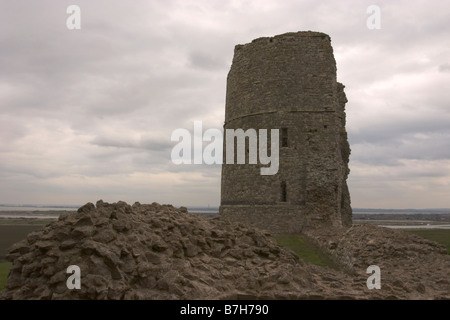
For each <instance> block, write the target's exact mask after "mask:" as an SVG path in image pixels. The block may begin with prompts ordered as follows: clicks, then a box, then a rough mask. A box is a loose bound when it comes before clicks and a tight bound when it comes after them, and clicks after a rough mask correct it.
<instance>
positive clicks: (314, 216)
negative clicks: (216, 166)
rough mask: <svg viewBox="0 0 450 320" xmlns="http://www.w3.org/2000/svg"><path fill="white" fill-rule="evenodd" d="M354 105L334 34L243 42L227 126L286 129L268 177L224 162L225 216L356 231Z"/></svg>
mask: <svg viewBox="0 0 450 320" xmlns="http://www.w3.org/2000/svg"><path fill="white" fill-rule="evenodd" d="M346 102H347V99H346V96H345V93H344V86H343V85H342V84H340V83H338V82H337V81H336V62H335V59H334V56H333V48H332V47H331V40H330V37H329V36H328V35H326V34H324V33H319V32H310V31H308V32H297V33H286V34H282V35H278V36H275V37H271V38H259V39H256V40H253V41H252V42H251V43H249V44H245V45H237V46H236V47H235V51H234V58H233V63H232V66H231V70H230V72H229V74H228V80H227V95H226V112H225V124H224V129H238V128H242V129H244V130H247V129H249V128H253V129H256V130H258V129H279V130H280V131H279V132H280V149H279V150H280V166H279V171H278V173H277V174H276V175H271V176H270V175H268V176H263V175H261V174H260V168H261V165H260V164H256V165H249V164H244V165H237V164H225V161H224V165H223V166H222V186H221V188H222V189H221V207H220V215H221V216H222V217H223V218H227V219H231V220H236V221H240V222H243V223H245V224H250V225H253V226H256V227H259V228H262V229H266V230H269V231H271V232H273V233H296V232H299V231H301V230H302V229H303V228H305V227H306V228H308V227H316V226H327V225H330V226H331V225H335V226H336V225H338V226H339V225H343V226H350V225H351V223H352V211H351V207H350V194H349V191H348V187H347V183H346V180H347V175H348V173H349V169H348V161H349V154H350V148H349V144H348V141H347V133H346V130H345V112H344V109H345V103H346ZM283 139H284V140H283ZM268 141H270V140H268ZM283 145H284V146H283ZM225 151H226V150H225V148H224V159H225ZM246 163H248V161H246Z"/></svg>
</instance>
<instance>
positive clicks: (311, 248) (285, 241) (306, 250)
mask: <svg viewBox="0 0 450 320" xmlns="http://www.w3.org/2000/svg"><path fill="white" fill-rule="evenodd" d="M275 239H276V241H277V243H278V244H279V245H280V246H282V247H285V248H288V249H290V250H292V251H294V252H295V253H296V254H298V256H299V257H300V258H301V259H302V260H303V261H305V262H307V263H311V264H315V265H317V266H321V267H331V268H335V267H336V265H335V264H334V263H333V261H332V260H331V259H329V258H328V257H327V256H325V255H324V254H322V253H321V252H320V250H319V249H318V248H317V247H316V246H315V245H314V244H312V243H311V242H310V241H308V240H307V239H304V238H302V237H301V236H298V235H284V236H276V237H275Z"/></svg>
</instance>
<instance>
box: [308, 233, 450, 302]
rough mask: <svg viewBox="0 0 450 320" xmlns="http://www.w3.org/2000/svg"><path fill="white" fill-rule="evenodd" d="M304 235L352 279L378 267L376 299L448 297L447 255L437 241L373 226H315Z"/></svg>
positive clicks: (361, 278) (357, 278)
mask: <svg viewBox="0 0 450 320" xmlns="http://www.w3.org/2000/svg"><path fill="white" fill-rule="evenodd" d="M307 236H308V237H309V238H311V239H313V241H315V242H316V243H317V244H318V245H319V247H320V248H322V250H323V251H325V252H326V253H328V255H329V256H330V257H332V258H333V259H334V260H335V262H336V263H338V264H339V265H340V266H341V268H342V269H343V270H344V271H345V272H346V273H348V274H353V275H354V278H353V279H354V281H356V282H358V281H362V280H364V279H367V277H368V274H367V273H366V270H367V267H369V266H371V265H376V266H379V267H380V271H381V290H378V291H379V293H378V294H380V298H392V299H398V298H400V299H404V298H406V299H450V279H449V270H450V255H449V254H448V253H447V249H446V248H445V246H443V245H441V244H438V243H436V242H434V241H430V240H427V239H424V238H422V237H419V236H417V235H414V234H410V233H407V232H404V231H402V230H395V229H389V228H384V227H379V226H374V225H356V226H353V227H351V228H349V229H344V228H339V229H317V230H311V231H310V233H309V234H308V235H307Z"/></svg>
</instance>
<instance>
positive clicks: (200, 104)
mask: <svg viewBox="0 0 450 320" xmlns="http://www.w3.org/2000/svg"><path fill="white" fill-rule="evenodd" d="M69 4H72V2H70V1H56V0H52V1H50V0H43V1H39V2H37V1H33V2H30V1H24V0H17V1H1V7H2V10H0V28H1V29H2V35H1V36H0V65H1V68H2V73H1V74H0V96H1V101H0V124H1V125H2V128H0V159H1V160H2V162H3V165H2V166H1V167H0V176H2V177H6V176H7V177H9V178H8V179H9V180H8V185H10V190H16V191H15V193H12V192H11V191H8V190H4V189H2V190H0V191H1V192H0V195H7V199H8V200H9V199H16V200H15V201H17V202H21V201H22V200H24V201H25V200H26V199H41V198H42V199H44V198H48V199H50V196H49V195H48V194H49V193H52V194H53V195H54V197H55V199H61V201H58V202H64V201H65V200H64V199H67V201H70V202H72V203H73V202H74V201H76V202H78V201H79V202H80V203H83V202H84V201H82V200H83V199H85V198H86V197H89V196H91V194H93V193H95V192H98V191H95V190H99V189H102V192H104V193H105V195H104V198H108V197H110V198H112V199H113V200H117V199H114V198H115V197H118V196H120V194H124V193H127V194H129V197H130V198H132V197H134V195H135V196H136V197H142V196H143V195H146V194H149V193H151V194H152V195H154V196H155V197H156V196H158V197H162V198H163V199H165V200H163V201H167V202H171V201H170V200H171V199H174V195H173V190H174V188H177V189H176V190H177V196H176V198H177V200H178V201H191V202H192V203H195V204H202V203H203V204H204V203H206V201H208V202H209V201H211V200H204V199H214V201H216V202H217V201H218V195H219V194H220V166H207V165H181V166H175V165H174V164H173V163H171V161H170V151H171V148H172V147H173V145H174V144H175V143H174V142H171V141H170V133H171V131H173V130H174V129H176V128H179V127H185V128H186V129H188V130H192V128H191V126H192V121H193V120H204V127H205V128H204V129H206V124H207V125H208V126H211V127H218V128H220V127H221V126H222V124H223V111H224V105H225V87H226V77H227V73H228V69H229V66H230V65H231V60H232V56H233V49H234V46H235V45H236V44H242V43H247V42H250V41H251V40H253V39H254V38H257V37H262V36H271V35H276V34H279V33H284V32H289V31H297V30H316V31H323V32H326V33H328V34H330V36H331V39H332V45H333V46H334V52H335V55H336V59H337V68H338V80H339V81H341V82H343V83H344V84H345V85H346V93H347V96H348V98H349V102H348V104H347V121H348V122H347V128H348V132H349V138H350V143H351V147H352V155H351V162H350V167H351V169H352V166H353V169H354V170H352V174H353V175H352V174H351V175H350V179H351V181H352V183H353V182H355V181H361V182H358V183H359V184H354V183H353V184H352V185H353V186H357V187H358V190H357V191H355V190H354V192H355V197H356V198H355V199H353V200H352V201H356V203H358V201H359V200H358V197H360V199H364V201H367V202H366V203H367V204H370V203H372V202H371V201H373V200H370V199H369V197H368V196H364V192H367V193H372V192H373V194H375V195H379V198H376V197H375V196H374V198H376V199H388V198H389V199H392V198H393V197H395V194H396V192H394V191H393V190H395V191H397V190H399V189H401V188H400V185H399V184H396V182H395V181H393V180H392V181H391V180H389V177H386V176H376V177H375V178H374V177H372V179H375V180H376V183H372V182H371V181H364V180H361V179H364V174H363V173H364V170H365V169H364V168H369V167H370V168H372V169H373V168H378V167H380V166H386V167H387V168H390V170H393V171H392V172H393V173H395V172H399V175H400V176H401V179H407V178H408V174H409V175H410V177H415V176H414V174H416V175H417V176H419V175H423V179H429V181H428V183H429V185H432V183H435V180H433V179H437V178H439V177H440V176H439V168H436V170H435V171H433V170H430V169H423V170H418V171H417V172H416V173H414V172H409V173H408V172H406V171H401V170H404V169H405V168H404V166H405V165H404V162H402V161H403V160H414V161H418V162H419V163H422V162H423V163H425V162H429V161H431V162H433V163H434V162H436V163H439V164H440V165H442V163H445V161H447V160H449V159H450V154H449V152H448V151H447V150H450V148H448V141H449V137H450V132H449V130H448V123H449V121H450V109H449V106H448V101H449V99H450V96H449V94H450V93H449V91H448V90H447V84H448V78H447V77H448V74H449V70H450V67H449V63H448V48H449V42H448V41H449V40H448V39H450V37H449V34H450V25H449V24H448V20H449V19H448V12H449V8H450V7H449V4H448V3H447V2H444V1H440V2H438V1H433V2H421V1H411V0H408V1H406V0H401V1H396V2H392V1H384V0H380V1H378V2H377V4H378V5H379V6H380V7H381V13H382V16H381V18H382V29H381V30H374V31H371V30H368V29H367V27H366V18H367V14H366V8H367V6H368V5H371V4H373V2H372V1H369V0H367V1H361V2H358V3H355V2H354V1H324V2H320V3H318V2H317V1H312V0H308V1H301V2H299V1H295V0H286V1H273V2H269V1H267V2H263V1H238V2H229V1H209V0H207V1H203V0H195V1H192V0H182V1H175V0H173V1H134V2H133V6H130V5H129V4H128V3H126V2H123V1H117V0H113V1H100V0H96V1H86V0H79V1H77V4H78V5H79V6H80V7H81V10H82V29H81V30H79V31H74V32H72V31H69V30H67V29H66V28H65V18H66V17H67V14H66V13H65V9H66V7H67V6H68V5H69ZM438 71H439V72H438ZM398 78H400V80H396V79H398ZM410 79H415V80H414V81H411V82H408V80H410ZM417 79H421V80H422V82H420V81H418V80H417ZM370 90H372V93H371V92H369V93H368V91H370ZM374 94H376V96H374ZM374 97H375V99H374ZM374 111H375V112H374ZM49 123H50V124H55V123H56V124H58V125H57V128H58V130H57V131H55V132H54V135H55V136H56V137H55V138H54V139H55V140H61V141H68V142H67V143H66V144H64V146H65V147H64V151H61V152H60V153H61V154H60V153H59V152H58V150H57V148H60V147H61V145H55V146H52V144H51V142H48V143H45V139H41V140H39V141H40V142H39V143H42V146H41V145H39V146H36V145H35V143H36V142H35V140H34V139H32V137H33V136H34V135H36V134H41V133H42V132H44V133H46V134H51V132H52V126H51V125H49ZM5 124H6V125H5ZM55 130H56V129H55ZM35 148H37V149H38V150H37V151H36V150H34V151H33V152H31V151H30V150H33V149H35ZM39 150H44V151H50V152H49V153H48V154H47V153H45V154H40V153H39ZM37 155H40V161H36V160H35V159H36V158H35V157H36V156H37ZM45 157H48V159H45ZM46 163H47V164H46ZM48 164H51V165H48ZM52 167H53V168H52ZM441 171H442V170H441ZM146 173H154V174H168V175H169V176H170V177H176V178H173V179H174V181H173V182H170V183H173V184H175V185H176V183H179V181H182V183H181V182H180V183H181V185H179V186H177V187H174V186H173V185H171V184H170V183H169V184H167V185H166V186H165V187H161V184H162V183H164V182H166V181H157V180H155V181H151V182H149V184H148V185H144V186H139V187H138V186H135V185H134V184H133V183H129V182H128V184H127V183H122V182H121V183H119V184H118V185H119V186H114V187H110V186H109V184H110V181H109V180H107V179H106V178H105V177H108V176H112V175H115V174H117V175H121V176H122V177H127V176H130V175H132V174H137V175H139V174H146ZM358 174H359V176H358ZM192 176H196V177H197V178H196V180H192V181H191V183H190V188H188V187H187V186H189V181H190V180H189V179H190V178H187V177H192ZM14 177H16V178H17V179H14ZM55 177H63V178H67V179H75V180H76V181H79V183H80V185H82V186H83V188H86V190H87V191H86V192H85V191H83V188H81V187H79V189H76V188H75V187H73V185H67V186H65V187H63V186H62V185H56V184H54V182H50V180H51V179H55ZM74 177H76V178H74ZM92 177H95V178H96V181H98V185H96V186H95V187H89V186H88V185H84V184H83V183H82V181H83V179H89V178H92ZM183 177H186V179H187V180H186V181H185V180H183ZM442 177H444V174H443V175H442V176H441V178H442ZM50 178H51V179H50ZM77 179H78V180H77ZM166 179H167V178H166ZM383 179H384V180H383ZM63 180H64V179H63ZM177 181H178V182H177ZM436 181H437V180H436ZM30 184H32V186H33V187H32V188H31V187H29V185H30ZM204 185H206V186H208V187H204ZM98 186H103V188H99V187H98ZM377 186H378V187H377ZM379 186H381V188H379ZM64 188H66V189H64ZM89 188H90V189H89ZM62 189H64V190H66V191H67V190H70V192H66V193H59V192H60V191H59V190H62ZM20 190H24V191H23V193H21V191H20ZM33 190H41V191H39V192H37V191H33ZM103 190H104V191H103ZM183 190H184V191H183ZM189 190H191V191H189ZM377 190H381V191H377ZM378 192H379V193H378ZM132 193H134V195H133V194H132ZM68 194H71V195H73V197H72V196H70V197H69V196H68ZM75 194H76V198H75ZM406 198H407V197H406V194H405V198H404V199H406ZM4 199H5V198H2V197H0V202H3V201H6V200H4ZM76 199H77V200H76ZM134 200H139V201H142V199H139V198H134ZM152 200H156V201H158V199H152ZM13 201H14V200H13ZM52 201H53V200H52ZM385 201H386V203H394V201H395V200H394V199H393V200H392V202H389V201H388V200H385ZM399 201H400V200H399ZM402 201H404V200H402ZM423 201H425V200H423ZM25 202H27V201H25ZM172 202H174V201H172ZM181 204H183V205H186V204H187V205H189V204H190V203H188V202H185V203H180V205H181ZM399 205H400V204H399ZM438 205H439V206H449V205H448V204H447V205H445V203H444V202H443V201H441V202H440V203H439V204H438ZM380 206H382V203H380Z"/></svg>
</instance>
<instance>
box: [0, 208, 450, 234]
mask: <svg viewBox="0 0 450 320" xmlns="http://www.w3.org/2000/svg"><path fill="white" fill-rule="evenodd" d="M3 208H5V207H3ZM22 208H23V207H22ZM47 208H48V207H46V209H47ZM23 209H25V208H23ZM28 209H29V208H26V209H25V210H2V209H1V208H0V224H2V225H4V224H7V225H27V224H32V225H36V224H46V223H49V222H51V221H54V220H56V219H58V217H59V216H60V215H61V214H62V213H68V212H75V211H76V210H77V209H75V208H73V209H72V208H71V209H72V210H70V209H69V208H66V209H64V210H59V209H60V208H58V210H36V208H32V209H34V210H28ZM30 209H31V208H30ZM366 210H368V211H366V212H361V211H358V212H353V224H354V225H358V224H374V225H378V226H383V227H388V228H397V229H404V228H419V229H438V228H439V229H450V213H448V211H447V212H446V211H443V212H437V210H433V211H432V212H424V211H423V210H420V212H419V210H412V211H406V210H395V211H396V212H395V213H393V211H394V210H386V211H385V212H380V211H379V210H377V211H375V210H373V211H372V209H366ZM188 212H189V213H191V214H197V215H201V216H206V217H210V218H213V217H215V216H217V215H218V214H219V210H218V208H211V207H205V208H202V207H193V208H189V207H188Z"/></svg>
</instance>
